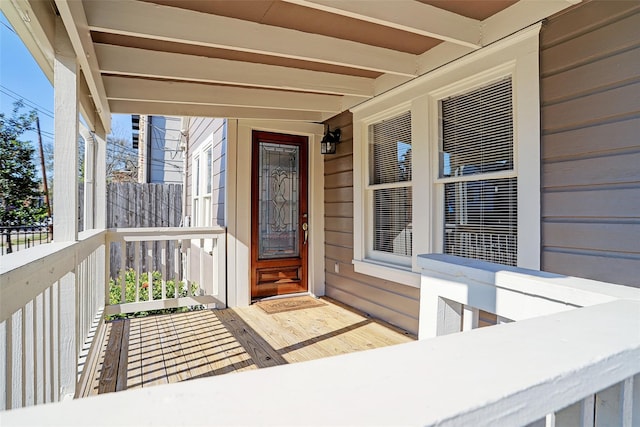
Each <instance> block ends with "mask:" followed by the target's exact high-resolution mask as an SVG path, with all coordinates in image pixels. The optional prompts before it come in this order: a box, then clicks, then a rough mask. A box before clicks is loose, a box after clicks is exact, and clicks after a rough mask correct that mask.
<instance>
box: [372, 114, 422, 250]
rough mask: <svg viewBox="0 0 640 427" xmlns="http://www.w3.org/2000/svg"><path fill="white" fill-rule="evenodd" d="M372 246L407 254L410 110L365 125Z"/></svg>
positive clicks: (408, 245) (408, 236)
mask: <svg viewBox="0 0 640 427" xmlns="http://www.w3.org/2000/svg"><path fill="white" fill-rule="evenodd" d="M368 189H369V191H371V192H372V197H371V200H372V209H373V237H372V240H373V242H372V243H373V245H372V246H373V250H375V251H381V252H386V253H390V254H394V255H402V256H410V255H411V246H412V230H411V228H412V227H411V221H412V191H411V112H406V113H403V114H400V115H398V116H395V117H393V118H390V119H387V120H383V121H381V122H378V123H374V124H372V125H370V127H369V186H368Z"/></svg>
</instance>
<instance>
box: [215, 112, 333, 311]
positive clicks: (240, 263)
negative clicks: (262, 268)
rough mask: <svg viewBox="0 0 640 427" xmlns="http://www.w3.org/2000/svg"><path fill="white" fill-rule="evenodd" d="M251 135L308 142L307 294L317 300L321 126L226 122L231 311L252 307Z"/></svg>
mask: <svg viewBox="0 0 640 427" xmlns="http://www.w3.org/2000/svg"><path fill="white" fill-rule="evenodd" d="M254 130H258V131H266V132H273V133H283V134H290V135H300V136H306V137H308V144H309V146H308V150H307V155H308V161H307V165H308V184H307V186H308V197H307V202H308V208H307V212H308V214H309V218H308V223H309V242H308V245H309V248H308V251H309V252H308V264H307V265H308V274H307V277H308V280H307V282H308V289H309V293H311V294H313V295H316V296H321V295H324V292H325V277H324V262H325V260H324V243H323V242H324V158H323V156H322V154H320V141H321V139H322V136H323V133H324V126H323V125H322V124H315V123H304V122H283V121H277V120H249V119H238V120H232V119H229V120H228V121H227V147H226V157H227V159H226V165H227V176H226V179H227V180H226V192H225V199H226V201H225V210H226V218H227V298H228V304H229V307H245V306H248V305H250V304H251V274H250V273H251V271H250V267H251V176H250V175H251V174H250V173H248V171H247V165H248V162H249V161H250V159H251V135H252V132H253V131H254Z"/></svg>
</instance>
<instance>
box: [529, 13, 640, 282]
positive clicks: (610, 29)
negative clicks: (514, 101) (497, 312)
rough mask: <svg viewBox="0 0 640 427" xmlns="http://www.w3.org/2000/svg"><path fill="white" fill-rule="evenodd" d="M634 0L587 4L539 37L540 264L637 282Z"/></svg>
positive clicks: (639, 42)
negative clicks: (540, 135) (540, 129)
mask: <svg viewBox="0 0 640 427" xmlns="http://www.w3.org/2000/svg"><path fill="white" fill-rule="evenodd" d="M638 28H640V4H639V3H638V2H629V1H598V2H596V1H593V2H588V3H584V4H580V5H577V6H576V7H574V8H572V9H568V10H567V11H566V12H564V13H560V14H558V15H556V16H554V17H551V18H550V19H549V20H548V22H547V23H546V24H545V25H544V27H543V29H542V31H541V36H540V49H541V51H540V67H541V84H540V90H541V128H542V132H541V134H542V141H541V151H542V153H541V155H542V180H541V185H542V189H541V197H542V215H541V216H542V248H541V267H542V269H543V270H547V271H551V272H556V273H561V274H567V275H573V276H579V277H587V278H592V279H597V280H603V281H607V282H613V283H619V284H624V285H631V286H640V275H638V273H639V272H640V239H639V237H640V137H639V135H640V32H638Z"/></svg>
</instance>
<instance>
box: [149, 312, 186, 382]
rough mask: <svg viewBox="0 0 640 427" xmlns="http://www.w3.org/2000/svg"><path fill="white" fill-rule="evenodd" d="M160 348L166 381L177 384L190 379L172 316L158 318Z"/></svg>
mask: <svg viewBox="0 0 640 427" xmlns="http://www.w3.org/2000/svg"><path fill="white" fill-rule="evenodd" d="M157 320H158V332H159V337H160V348H161V350H162V355H163V358H164V366H165V369H166V370H167V381H169V382H170V383H177V382H181V381H185V380H188V379H190V378H191V374H190V372H189V367H188V366H187V361H186V359H185V357H184V354H183V352H182V347H181V345H180V341H179V339H178V334H177V333H176V331H175V328H174V326H173V321H172V316H171V315H169V314H167V315H163V316H158V319H157Z"/></svg>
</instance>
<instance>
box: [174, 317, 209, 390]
mask: <svg viewBox="0 0 640 427" xmlns="http://www.w3.org/2000/svg"><path fill="white" fill-rule="evenodd" d="M171 320H172V321H173V327H174V328H175V332H176V335H177V337H178V342H179V345H180V347H181V348H182V354H183V356H184V358H185V361H186V364H187V367H188V369H189V375H190V376H191V378H200V377H205V376H209V375H210V372H211V371H213V368H212V367H211V364H210V363H209V361H208V359H207V354H206V352H205V351H203V348H202V346H201V345H200V340H199V339H198V334H197V332H196V331H194V330H193V329H192V328H191V324H190V323H189V318H188V313H180V314H175V315H173V316H172V318H171Z"/></svg>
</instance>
